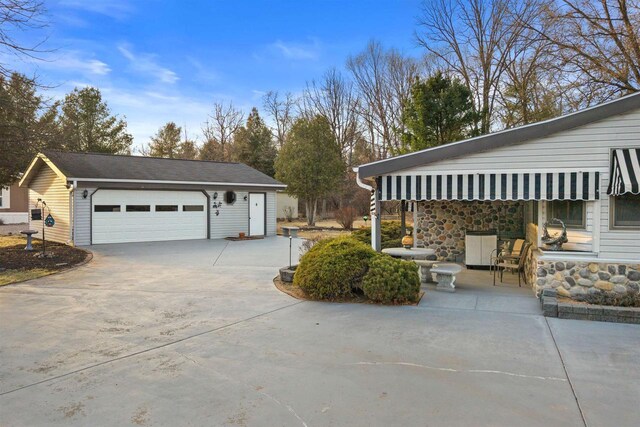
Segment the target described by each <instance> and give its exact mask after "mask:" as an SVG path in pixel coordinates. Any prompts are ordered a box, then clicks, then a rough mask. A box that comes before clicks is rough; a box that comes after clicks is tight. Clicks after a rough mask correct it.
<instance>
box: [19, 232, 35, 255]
mask: <svg viewBox="0 0 640 427" xmlns="http://www.w3.org/2000/svg"><path fill="white" fill-rule="evenodd" d="M20 234H26V235H27V246H26V247H25V248H24V250H25V251H32V250H33V246H31V236H33V235H34V234H38V232H37V231H36V230H22V231H21V232H20Z"/></svg>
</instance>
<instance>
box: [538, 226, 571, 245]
mask: <svg viewBox="0 0 640 427" xmlns="http://www.w3.org/2000/svg"><path fill="white" fill-rule="evenodd" d="M554 224H555V225H558V224H559V225H560V226H561V227H562V232H561V233H559V234H558V233H556V234H554V235H553V236H551V235H549V230H547V227H548V226H549V225H554ZM540 240H541V241H542V243H544V244H545V245H547V246H548V249H549V250H552V251H561V250H562V244H563V243H567V242H568V241H569V239H567V226H566V225H564V222H562V221H561V220H559V219H558V218H553V219H552V220H551V221H547V222H545V223H544V225H543V226H542V238H541V239H540Z"/></svg>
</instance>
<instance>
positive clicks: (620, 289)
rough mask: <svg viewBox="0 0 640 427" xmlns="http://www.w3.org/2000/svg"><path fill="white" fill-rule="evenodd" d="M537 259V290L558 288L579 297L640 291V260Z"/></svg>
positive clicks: (558, 290)
mask: <svg viewBox="0 0 640 427" xmlns="http://www.w3.org/2000/svg"><path fill="white" fill-rule="evenodd" d="M535 259H536V260H537V263H536V264H537V268H536V269H535V273H534V275H533V278H532V279H533V280H534V281H533V284H534V289H535V290H536V293H537V294H539V293H540V292H542V290H543V289H555V290H556V292H557V294H558V295H560V296H564V297H570V298H576V297H580V296H581V295H585V294H587V293H591V294H593V293H615V294H618V295H624V294H627V293H638V292H639V291H640V264H626V263H615V264H612V263H598V262H597V261H596V260H594V261H580V262H572V261H552V260H540V259H537V257H536V258H535ZM529 271H531V272H533V268H532V269H531V270H529Z"/></svg>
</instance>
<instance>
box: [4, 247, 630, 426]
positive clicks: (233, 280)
mask: <svg viewBox="0 0 640 427" xmlns="http://www.w3.org/2000/svg"><path fill="white" fill-rule="evenodd" d="M296 243H299V241H296ZM288 244H289V241H288V239H284V238H269V239H265V240H260V241H247V242H227V241H215V240H214V241H190V242H172V243H149V244H128V245H105V246H96V247H92V250H93V251H94V252H95V257H94V260H93V261H92V262H91V263H90V264H88V265H86V266H84V267H81V268H79V269H77V270H74V271H70V272H67V273H64V274H61V275H57V276H51V277H48V278H42V279H38V280H34V281H31V282H27V283H24V284H20V285H14V286H6V287H3V288H0V337H1V341H0V425H2V426H25V425H28V426H40V425H54V426H55V425H64V426H68V425H78V426H84V425H92V426H112V425H154V426H163V425H166V426H175V425H207V426H208V425H233V426H238V425H259V426H262V425H264V426H273V425H284V426H289V425H291V426H324V425H355V426H360V425H361V426H371V425H373V426H378V425H379V426H389V425H407V426H413V425H415V426H424V425H429V426H454V425H497V426H512V425H519V426H550V425H552V426H584V425H588V426H590V427H591V426H605V425H607V426H608V425H616V426H635V425H638V424H639V423H640V413H639V412H638V410H637V402H638V398H639V397H640V371H639V370H638V369H637V367H638V360H640V327H638V326H637V325H618V324H605V323H596V322H583V321H570V320H558V319H551V320H549V321H547V320H546V319H545V318H544V317H542V316H541V315H540V312H539V310H537V311H536V303H537V301H536V300H535V298H533V297H532V296H530V295H529V294H527V291H521V290H515V291H513V290H511V289H507V287H505V289H506V290H505V289H503V290H500V291H498V292H496V293H495V294H494V295H493V296H492V295H491V294H490V293H488V292H487V291H486V290H483V289H482V287H479V288H470V289H467V290H466V291H465V292H462V289H460V291H459V292H458V293H456V294H451V295H449V294H447V295H446V299H445V297H444V296H442V295H441V294H440V293H437V292H429V291H428V292H427V295H426V298H425V299H423V301H422V302H421V304H420V305H419V306H411V307H384V306H375V305H368V304H329V303H317V302H300V301H297V300H295V299H292V298H291V297H289V296H287V295H284V294H282V293H280V292H278V291H277V290H276V289H275V288H274V287H273V284H272V282H271V279H272V278H273V277H274V276H275V274H276V271H277V268H278V267H281V266H283V265H286V264H287V263H288ZM295 254H297V251H296V248H294V255H295ZM460 284H461V286H460V288H462V285H464V281H462V280H461V281H460ZM469 286H471V285H469Z"/></svg>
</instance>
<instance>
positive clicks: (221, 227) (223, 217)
mask: <svg viewBox="0 0 640 427" xmlns="http://www.w3.org/2000/svg"><path fill="white" fill-rule="evenodd" d="M216 192H217V193H218V198H217V199H215V200H214V199H213V194H214V193H216ZM207 193H208V194H209V207H210V209H211V212H210V224H211V225H210V227H211V238H212V239H223V238H225V237H235V236H238V234H239V233H246V234H248V233H249V203H248V201H247V200H244V198H245V196H248V195H249V193H248V192H247V191H237V192H236V201H235V203H234V204H232V205H228V204H227V203H226V202H225V201H224V193H225V192H224V190H217V191H207ZM218 202H222V206H220V208H213V207H211V205H213V203H218ZM216 211H218V212H219V215H216Z"/></svg>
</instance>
